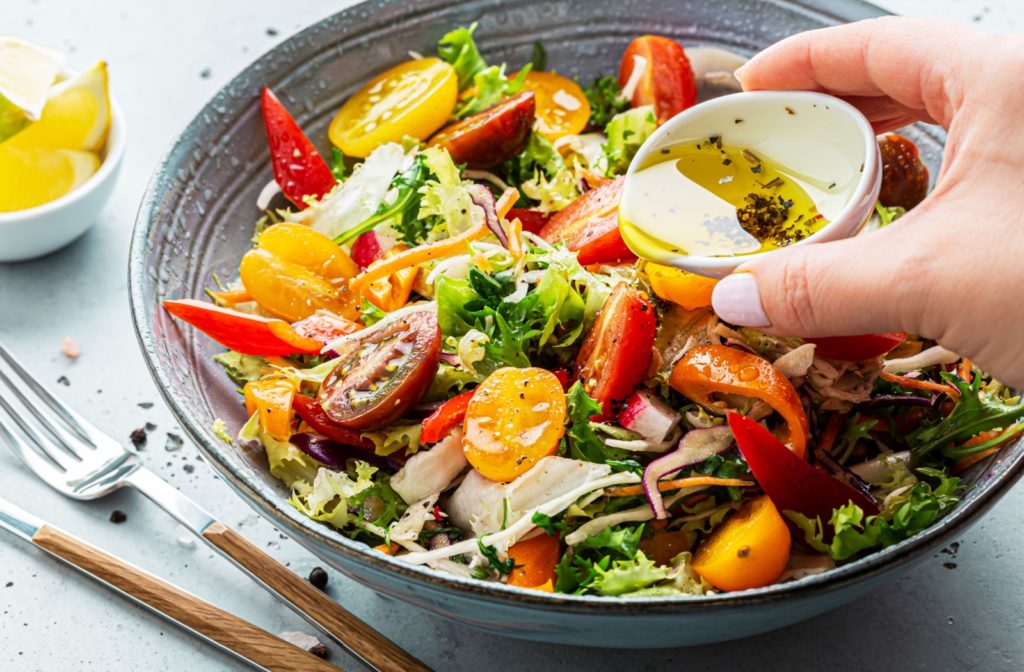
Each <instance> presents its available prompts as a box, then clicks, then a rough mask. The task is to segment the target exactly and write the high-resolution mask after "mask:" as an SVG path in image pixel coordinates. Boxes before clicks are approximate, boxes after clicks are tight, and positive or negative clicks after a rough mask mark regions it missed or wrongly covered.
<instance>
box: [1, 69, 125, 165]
mask: <svg viewBox="0 0 1024 672" xmlns="http://www.w3.org/2000/svg"><path fill="white" fill-rule="evenodd" d="M109 130H110V94H109V92H108V83H107V64H106V63H104V62H103V61H100V62H99V63H97V64H96V65H94V66H92V67H91V68H89V69H88V70H85V71H84V72H82V73H80V74H78V75H77V76H75V77H72V78H71V79H68V80H65V81H63V82H61V83H59V84H57V85H56V86H54V87H53V89H52V90H51V92H50V98H49V100H47V101H46V106H45V107H44V108H43V113H42V116H41V117H40V118H39V121H37V122H34V123H32V124H29V125H28V126H26V127H25V128H24V129H22V131H21V132H20V133H18V134H17V135H15V136H13V137H12V138H10V139H9V140H8V141H7V142H5V143H4V146H6V147H15V148H17V149H76V150H82V151H87V152H98V151H100V150H102V149H103V146H104V145H105V144H106V142H107V133H108V131H109Z"/></svg>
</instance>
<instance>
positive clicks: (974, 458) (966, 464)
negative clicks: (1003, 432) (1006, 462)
mask: <svg viewBox="0 0 1024 672" xmlns="http://www.w3.org/2000/svg"><path fill="white" fill-rule="evenodd" d="M1000 448H1002V446H992V447H991V448H989V449H988V450H983V451H981V452H980V453H975V454H974V455H968V456H967V457H965V458H963V459H962V460H957V461H956V462H955V463H953V468H952V469H950V470H949V473H951V474H952V475H954V476H958V475H960V474H962V473H964V472H965V471H967V470H968V469H970V468H971V467H972V466H974V465H975V464H977V463H978V462H981V461H982V460H984V459H985V458H986V457H988V456H989V455H992V454H993V453H995V452H997V451H998V450H999V449H1000Z"/></svg>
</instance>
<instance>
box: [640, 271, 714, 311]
mask: <svg viewBox="0 0 1024 672" xmlns="http://www.w3.org/2000/svg"><path fill="white" fill-rule="evenodd" d="M644 270H645V271H646V272H647V279H648V280H649V281H650V283H651V291H653V292H654V294H655V295H656V296H658V297H660V298H662V299H665V300H666V301H671V302H672V303H677V304H679V305H680V306H682V307H683V308H686V309H687V310H694V309H696V308H703V307H705V306H710V305H711V293H712V292H713V291H714V290H715V285H717V284H718V280H717V279H716V278H706V277H704V276H703V275H697V274H696V273H690V272H688V271H684V270H681V269H678V268H672V267H671V266H662V265H661V264H655V263H651V262H648V263H647V264H646V265H645V266H644Z"/></svg>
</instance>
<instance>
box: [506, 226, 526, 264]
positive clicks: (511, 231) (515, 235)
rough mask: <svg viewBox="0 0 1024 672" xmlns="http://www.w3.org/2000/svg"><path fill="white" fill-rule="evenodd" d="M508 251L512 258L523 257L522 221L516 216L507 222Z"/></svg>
mask: <svg viewBox="0 0 1024 672" xmlns="http://www.w3.org/2000/svg"><path fill="white" fill-rule="evenodd" d="M508 252H509V254H511V255H512V258H513V259H522V257H523V223H522V222H521V221H519V218H518V217H516V218H515V219H513V220H512V221H511V222H509V224H508Z"/></svg>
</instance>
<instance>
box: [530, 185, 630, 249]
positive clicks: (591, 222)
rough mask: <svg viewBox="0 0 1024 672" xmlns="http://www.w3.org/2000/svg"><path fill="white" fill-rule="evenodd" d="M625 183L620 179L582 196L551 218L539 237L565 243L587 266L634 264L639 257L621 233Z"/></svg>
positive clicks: (551, 241) (552, 241) (550, 241)
mask: <svg viewBox="0 0 1024 672" xmlns="http://www.w3.org/2000/svg"><path fill="white" fill-rule="evenodd" d="M624 183H625V178H624V177H617V178H615V179H614V180H611V181H609V182H606V183H605V184H602V185H601V186H599V187H597V188H595V189H591V190H590V191H588V192H587V193H585V194H583V195H582V196H580V197H579V198H577V199H576V200H575V201H573V202H572V203H570V204H569V205H568V207H566V208H565V209H563V210H561V211H559V212H558V213H557V214H556V215H555V216H554V217H552V218H551V219H550V220H549V221H548V223H547V224H545V225H544V228H543V229H541V231H540V237H541V238H543V239H544V240H546V241H548V242H549V243H558V242H562V243H565V246H566V248H568V249H570V250H572V251H573V252H575V253H576V257H577V258H578V259H579V262H580V263H581V264H583V265H584V266H586V265H588V264H611V263H616V262H628V261H633V260H634V259H636V255H634V254H633V252H632V251H630V249H629V248H628V247H626V243H625V242H624V241H623V240H622V234H621V233H619V198H620V197H621V195H622V185H623V184H624Z"/></svg>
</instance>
